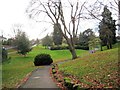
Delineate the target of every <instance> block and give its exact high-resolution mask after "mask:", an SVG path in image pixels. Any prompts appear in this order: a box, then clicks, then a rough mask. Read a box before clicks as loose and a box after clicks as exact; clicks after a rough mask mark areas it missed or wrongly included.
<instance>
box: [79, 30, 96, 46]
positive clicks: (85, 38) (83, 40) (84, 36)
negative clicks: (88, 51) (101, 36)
mask: <svg viewBox="0 0 120 90" xmlns="http://www.w3.org/2000/svg"><path fill="white" fill-rule="evenodd" d="M92 37H95V34H94V32H93V31H92V29H87V30H85V31H84V32H83V33H80V35H79V44H80V45H81V46H86V47H89V43H88V42H89V40H90V39H91V38H92Z"/></svg>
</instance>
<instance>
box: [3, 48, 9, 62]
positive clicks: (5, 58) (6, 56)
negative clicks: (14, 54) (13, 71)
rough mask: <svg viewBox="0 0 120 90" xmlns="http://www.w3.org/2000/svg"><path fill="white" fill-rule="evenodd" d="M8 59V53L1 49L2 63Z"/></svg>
mask: <svg viewBox="0 0 120 90" xmlns="http://www.w3.org/2000/svg"><path fill="white" fill-rule="evenodd" d="M7 58H8V52H7V50H6V49H5V48H2V62H3V61H5V60H7Z"/></svg>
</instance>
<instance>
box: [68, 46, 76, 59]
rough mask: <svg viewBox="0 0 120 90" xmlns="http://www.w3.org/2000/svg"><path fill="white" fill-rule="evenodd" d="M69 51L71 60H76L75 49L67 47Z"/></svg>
mask: <svg viewBox="0 0 120 90" xmlns="http://www.w3.org/2000/svg"><path fill="white" fill-rule="evenodd" d="M69 48H70V49H69V50H70V52H71V54H72V59H76V58H77V54H76V51H75V48H74V47H69Z"/></svg>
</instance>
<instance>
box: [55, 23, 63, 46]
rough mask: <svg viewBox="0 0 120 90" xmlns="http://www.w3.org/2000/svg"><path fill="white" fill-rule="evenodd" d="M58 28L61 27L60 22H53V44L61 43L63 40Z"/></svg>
mask: <svg viewBox="0 0 120 90" xmlns="http://www.w3.org/2000/svg"><path fill="white" fill-rule="evenodd" d="M59 29H61V26H60V24H59V23H58V25H57V24H54V31H53V42H54V44H55V45H61V44H62V41H63V35H62V32H61V30H59Z"/></svg>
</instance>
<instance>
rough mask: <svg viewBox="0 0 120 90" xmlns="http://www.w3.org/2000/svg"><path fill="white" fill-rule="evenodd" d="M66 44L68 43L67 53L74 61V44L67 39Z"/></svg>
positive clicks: (75, 55) (75, 56)
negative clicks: (68, 52)
mask: <svg viewBox="0 0 120 90" xmlns="http://www.w3.org/2000/svg"><path fill="white" fill-rule="evenodd" d="M67 43H68V46H69V51H70V53H71V55H72V59H76V58H77V54H76V51H75V46H74V44H72V42H71V40H69V39H68V38H67Z"/></svg>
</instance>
